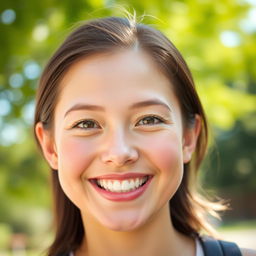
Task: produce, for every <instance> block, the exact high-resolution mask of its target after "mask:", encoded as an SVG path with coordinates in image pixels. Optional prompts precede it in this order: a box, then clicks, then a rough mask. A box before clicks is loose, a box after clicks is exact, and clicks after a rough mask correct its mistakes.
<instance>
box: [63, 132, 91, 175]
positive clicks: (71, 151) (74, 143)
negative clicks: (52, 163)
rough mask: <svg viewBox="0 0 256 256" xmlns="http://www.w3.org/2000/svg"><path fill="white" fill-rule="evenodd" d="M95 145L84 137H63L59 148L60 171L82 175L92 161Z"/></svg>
mask: <svg viewBox="0 0 256 256" xmlns="http://www.w3.org/2000/svg"><path fill="white" fill-rule="evenodd" d="M92 155H93V147H92V145H91V143H90V142H88V141H85V140H83V139H82V138H74V137H73V138H72V137H71V138H63V139H61V143H60V145H59V148H58V165H59V171H64V172H69V173H72V175H74V176H77V175H82V173H83V172H84V171H85V170H86V168H87V167H88V166H89V165H90V163H91V161H92Z"/></svg>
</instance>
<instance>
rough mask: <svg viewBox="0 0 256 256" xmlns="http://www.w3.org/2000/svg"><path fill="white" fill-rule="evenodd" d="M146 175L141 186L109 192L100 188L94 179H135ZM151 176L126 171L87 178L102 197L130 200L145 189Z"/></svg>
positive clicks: (117, 200) (113, 199) (114, 199)
mask: <svg viewBox="0 0 256 256" xmlns="http://www.w3.org/2000/svg"><path fill="white" fill-rule="evenodd" d="M145 176H148V177H149V178H148V180H147V182H146V183H145V184H144V185H142V186H141V187H138V188H137V189H135V190H133V191H129V192H111V191H107V190H105V189H103V188H100V187H99V186H98V185H97V184H96V182H93V180H94V181H95V179H111V180H124V179H135V178H141V177H145ZM152 178H153V176H152V175H147V174H142V173H126V174H118V175H116V174H114V175H111V174H110V175H104V176H97V177H95V178H92V179H89V181H90V183H91V185H92V186H93V187H94V189H95V190H96V191H97V192H98V193H99V194H100V195H101V196H103V197H104V198H106V199H108V200H111V201H116V202H120V201H130V200H134V199H136V198H138V197H139V196H141V195H142V194H143V193H144V192H145V190H146V189H147V188H148V186H149V184H150V182H151V180H152Z"/></svg>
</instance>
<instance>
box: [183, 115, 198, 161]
mask: <svg viewBox="0 0 256 256" xmlns="http://www.w3.org/2000/svg"><path fill="white" fill-rule="evenodd" d="M201 126H202V125H201V117H200V116H199V115H196V116H195V123H194V125H193V126H192V127H188V128H186V129H185V130H184V134H183V163H185V164H186V163H188V162H189V161H190V160H191V158H192V155H193V152H194V151H195V148H196V144H197V139H198V136H199V134H200V131H201Z"/></svg>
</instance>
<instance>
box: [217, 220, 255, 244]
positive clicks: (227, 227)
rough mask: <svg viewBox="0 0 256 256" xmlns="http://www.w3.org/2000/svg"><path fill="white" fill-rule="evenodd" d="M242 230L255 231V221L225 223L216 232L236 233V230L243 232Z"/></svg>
mask: <svg viewBox="0 0 256 256" xmlns="http://www.w3.org/2000/svg"><path fill="white" fill-rule="evenodd" d="M244 229H253V230H256V220H243V221H234V222H231V221H230V222H226V223H224V224H223V225H222V226H220V227H219V228H218V231H219V232H222V231H237V230H244ZM255 239H256V238H255ZM255 242H256V240H255Z"/></svg>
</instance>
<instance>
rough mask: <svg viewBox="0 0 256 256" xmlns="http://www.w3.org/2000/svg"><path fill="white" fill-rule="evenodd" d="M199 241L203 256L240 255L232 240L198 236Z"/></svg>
mask: <svg viewBox="0 0 256 256" xmlns="http://www.w3.org/2000/svg"><path fill="white" fill-rule="evenodd" d="M199 241H200V242H201V244H202V248H203V251H204V254H205V256H242V253H241V251H240V249H239V247H238V246H237V244H235V243H233V242H227V241H223V240H216V239H214V238H212V237H210V236H199Z"/></svg>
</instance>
